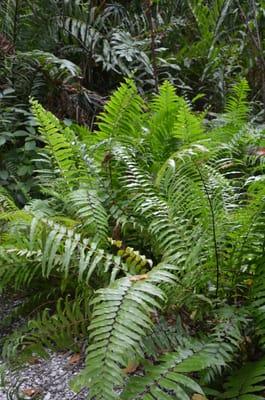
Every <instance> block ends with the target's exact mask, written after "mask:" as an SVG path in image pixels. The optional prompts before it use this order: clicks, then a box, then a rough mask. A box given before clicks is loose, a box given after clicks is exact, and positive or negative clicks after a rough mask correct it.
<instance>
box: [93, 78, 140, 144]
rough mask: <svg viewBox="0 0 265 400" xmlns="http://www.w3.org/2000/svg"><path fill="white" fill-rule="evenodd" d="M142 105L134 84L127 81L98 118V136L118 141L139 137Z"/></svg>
mask: <svg viewBox="0 0 265 400" xmlns="http://www.w3.org/2000/svg"><path fill="white" fill-rule="evenodd" d="M143 104H144V103H143V100H142V98H141V97H140V96H139V95H138V93H137V88H136V86H135V84H134V83H133V81H132V80H129V79H127V80H126V81H125V83H123V84H122V85H121V86H120V87H119V89H118V90H116V91H115V93H114V94H113V95H112V96H111V98H110V100H109V102H108V103H107V104H106V106H105V108H104V112H103V113H102V114H100V116H99V118H98V120H99V122H98V126H99V133H100V135H103V137H105V138H107V139H112V138H118V139H119V140H126V139H129V138H131V139H132V138H135V137H139V136H140V134H141V124H140V122H141V118H142V108H143Z"/></svg>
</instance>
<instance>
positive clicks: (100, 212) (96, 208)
mask: <svg viewBox="0 0 265 400" xmlns="http://www.w3.org/2000/svg"><path fill="white" fill-rule="evenodd" d="M67 202H69V205H70V210H71V211H72V212H73V213H74V214H75V215H76V216H77V217H78V218H80V220H81V221H82V224H83V225H82V231H84V232H86V233H88V234H89V235H90V236H93V238H94V241H95V242H97V241H100V242H106V240H107V236H108V214H107V211H106V210H105V207H104V205H103V204H102V201H101V199H100V197H99V195H98V194H97V192H96V190H92V189H79V190H75V191H72V192H71V193H70V194H69V196H68V199H67Z"/></svg>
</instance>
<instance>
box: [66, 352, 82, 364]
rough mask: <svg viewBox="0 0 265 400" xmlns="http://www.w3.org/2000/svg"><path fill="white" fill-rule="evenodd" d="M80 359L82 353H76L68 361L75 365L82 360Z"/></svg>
mask: <svg viewBox="0 0 265 400" xmlns="http://www.w3.org/2000/svg"><path fill="white" fill-rule="evenodd" d="M80 359H81V355H80V353H75V354H73V355H72V356H71V357H70V358H69V360H68V363H69V364H71V365H75V364H78V363H79V362H80Z"/></svg>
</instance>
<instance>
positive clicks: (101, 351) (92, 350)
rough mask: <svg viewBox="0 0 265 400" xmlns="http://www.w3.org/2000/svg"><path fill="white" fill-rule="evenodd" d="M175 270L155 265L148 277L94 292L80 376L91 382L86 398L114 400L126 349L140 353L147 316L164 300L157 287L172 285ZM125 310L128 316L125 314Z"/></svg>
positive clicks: (120, 280) (125, 280) (149, 322)
mask: <svg viewBox="0 0 265 400" xmlns="http://www.w3.org/2000/svg"><path fill="white" fill-rule="evenodd" d="M174 270H175V268H174V267H172V266H170V265H163V264H162V265H158V266H157V267H155V268H153V269H152V271H150V272H149V273H148V274H145V275H139V276H131V277H128V278H122V279H119V280H117V281H116V282H115V283H113V284H112V285H110V286H109V287H108V288H106V289H101V290H99V291H98V292H97V296H96V298H95V300H94V301H93V304H94V310H93V314H92V322H91V325H90V327H89V331H90V344H89V346H88V349H87V351H88V355H87V366H86V368H85V371H84V374H85V376H86V377H87V378H90V379H91V385H90V397H91V398H93V396H96V398H97V399H102V400H103V399H106V400H107V399H108V400H110V399H115V398H116V397H117V396H116V394H115V392H114V391H113V390H114V388H115V387H116V386H117V385H122V382H123V379H122V370H121V367H122V366H124V365H125V360H126V355H127V354H128V352H129V351H130V350H133V352H134V353H138V354H141V353H142V351H141V347H140V344H141V341H142V338H143V336H144V335H145V333H146V332H147V331H148V330H150V329H151V327H152V320H151V318H150V313H151V312H152V311H153V310H154V308H160V303H161V301H163V300H164V294H163V291H162V290H161V289H160V288H158V286H157V285H158V284H159V283H162V282H165V283H169V284H172V283H173V282H174V281H175V277H174V275H173V274H172V272H173V271H174ZM128 311H129V313H128Z"/></svg>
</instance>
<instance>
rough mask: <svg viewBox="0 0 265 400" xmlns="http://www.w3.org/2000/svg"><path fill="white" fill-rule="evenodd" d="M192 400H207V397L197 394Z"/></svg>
mask: <svg viewBox="0 0 265 400" xmlns="http://www.w3.org/2000/svg"><path fill="white" fill-rule="evenodd" d="M191 400H207V397H205V396H203V395H201V394H198V393H195V394H194V395H193V396H192V398H191Z"/></svg>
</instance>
